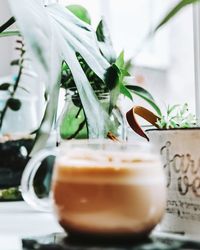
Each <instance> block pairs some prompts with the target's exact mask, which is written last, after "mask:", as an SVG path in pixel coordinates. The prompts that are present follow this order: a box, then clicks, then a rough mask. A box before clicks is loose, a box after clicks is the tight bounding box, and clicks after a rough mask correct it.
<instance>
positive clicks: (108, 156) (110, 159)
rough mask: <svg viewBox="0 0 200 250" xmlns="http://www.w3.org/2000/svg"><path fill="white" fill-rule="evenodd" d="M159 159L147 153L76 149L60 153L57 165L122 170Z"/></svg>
mask: <svg viewBox="0 0 200 250" xmlns="http://www.w3.org/2000/svg"><path fill="white" fill-rule="evenodd" d="M159 160H160V159H159V158H158V157H157V156H156V155H152V154H149V153H139V152H136V153H134V152H133V153H132V152H117V151H113V152H111V151H109V152H108V151H105V150H89V149H81V148H76V149H73V151H72V150H71V151H69V152H62V153H61V154H60V156H59V157H58V159H57V164H58V165H62V166H64V165H66V167H67V166H73V167H76V168H85V167H88V168H89V167H91V168H94V167H97V168H104V167H106V168H107V167H108V166H110V167H113V168H121V167H122V168H124V166H126V167H128V166H129V167H131V168H133V164H134V167H137V165H140V163H142V165H144V163H152V162H158V161H159ZM140 167H141V166H140Z"/></svg>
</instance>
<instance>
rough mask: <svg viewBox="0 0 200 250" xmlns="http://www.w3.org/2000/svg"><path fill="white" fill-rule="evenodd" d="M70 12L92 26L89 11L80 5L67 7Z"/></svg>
mask: <svg viewBox="0 0 200 250" xmlns="http://www.w3.org/2000/svg"><path fill="white" fill-rule="evenodd" d="M66 8H67V9H68V10H70V11H71V12H72V13H73V14H74V15H75V16H76V17H78V18H79V19H81V20H82V21H84V22H86V23H88V24H91V18H90V15H89V12H88V11H87V9H86V8H85V7H83V6H81V5H78V4H71V5H68V6H66Z"/></svg>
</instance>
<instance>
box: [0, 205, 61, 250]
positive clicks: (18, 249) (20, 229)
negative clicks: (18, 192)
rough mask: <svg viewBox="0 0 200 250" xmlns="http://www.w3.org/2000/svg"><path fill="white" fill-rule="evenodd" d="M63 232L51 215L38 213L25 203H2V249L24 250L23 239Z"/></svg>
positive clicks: (0, 231) (0, 241) (0, 220)
mask: <svg viewBox="0 0 200 250" xmlns="http://www.w3.org/2000/svg"><path fill="white" fill-rule="evenodd" d="M55 232H63V230H62V228H61V227H60V226H59V224H58V223H57V222H56V220H55V218H54V217H53V215H52V214H51V213H43V212H38V211H35V210H33V209H32V208H30V207H29V206H28V205H27V204H26V203H25V202H23V201H20V202H0V249H2V250H22V244H21V238H25V237H33V236H41V235H47V234H51V233H55Z"/></svg>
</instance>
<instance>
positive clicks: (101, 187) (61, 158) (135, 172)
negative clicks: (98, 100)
mask: <svg viewBox="0 0 200 250" xmlns="http://www.w3.org/2000/svg"><path fill="white" fill-rule="evenodd" d="M51 153H52V152H51ZM51 153H50V152H48V153H47V151H45V152H44V151H43V153H42V154H41V155H40V156H39V158H41V159H42V158H44V157H46V156H47V155H48V154H51ZM36 158H37V157H36ZM39 158H38V159H39ZM38 159H36V161H35V162H33V164H32V163H31V162H30V163H29V164H28V166H27V168H26V171H25V172H24V175H23V178H22V190H23V195H24V198H25V200H27V201H28V202H29V203H31V204H32V205H35V206H37V207H41V206H42V205H44V204H42V201H40V200H39V201H38V199H37V198H36V197H35V196H34V194H33V193H32V194H31V191H30V190H28V188H27V187H28V186H29V187H30V183H29V184H28V185H27V183H28V179H29V180H30V179H31V178H29V177H30V173H31V172H32V173H33V172H35V167H34V165H35V166H36V164H35V163H36V162H37V161H38ZM33 161H34V160H33ZM31 165H32V166H31ZM37 165H38V164H37ZM32 167H33V169H34V171H29V170H30V168H32ZM28 171H29V174H28ZM28 176H29V177H28ZM165 200H166V190H165V179H164V173H163V169H162V165H161V161H160V157H159V156H158V155H157V154H156V153H154V152H153V150H152V147H151V146H150V145H149V144H146V143H142V144H141V143H140V144H131V143H117V142H110V141H107V140H104V141H96V140H95V141H87V140H81V141H78V140H76V141H69V142H66V143H63V144H62V145H61V146H60V148H59V149H58V152H57V153H56V160H55V165H54V170H53V177H52V205H53V211H54V214H55V216H56V217H57V220H58V222H59V223H60V225H61V226H62V227H63V228H64V229H65V231H66V232H67V233H68V234H69V235H74V234H79V235H87V236H88V235H95V236H106V237H107V236H112V237H114V236H117V237H127V236H128V237H134V236H146V235H148V234H149V232H150V231H151V230H152V229H153V228H154V227H155V226H156V225H157V224H158V223H159V222H160V220H161V218H162V216H163V213H164V209H165Z"/></svg>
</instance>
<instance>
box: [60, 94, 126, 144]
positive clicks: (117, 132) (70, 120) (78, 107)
mask: <svg viewBox="0 0 200 250" xmlns="http://www.w3.org/2000/svg"><path fill="white" fill-rule="evenodd" d="M95 93H96V95H97V97H98V99H99V101H100V102H101V104H102V106H103V107H104V109H105V110H106V111H108V110H109V105H110V95H109V93H107V92H106V93H102V92H95ZM109 117H110V119H111V121H112V122H113V124H114V126H113V130H112V131H111V132H112V134H113V135H114V136H116V137H117V138H118V139H119V140H125V139H126V129H125V128H126V126H125V121H124V118H123V115H122V113H121V112H120V110H119V108H118V107H115V108H113V110H112V112H111V114H110V116H109ZM94 119H95V118H94ZM58 127H59V134H60V137H61V139H65V140H70V139H87V138H89V133H88V128H87V127H88V126H87V119H86V116H85V113H84V109H83V107H82V104H81V101H80V98H79V95H78V93H77V92H76V91H68V92H67V95H66V100H65V105H64V108H63V111H62V113H61V116H60V118H59V123H58Z"/></svg>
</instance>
